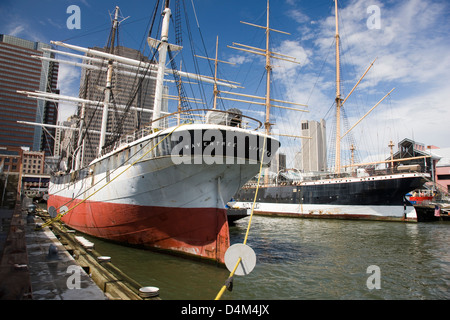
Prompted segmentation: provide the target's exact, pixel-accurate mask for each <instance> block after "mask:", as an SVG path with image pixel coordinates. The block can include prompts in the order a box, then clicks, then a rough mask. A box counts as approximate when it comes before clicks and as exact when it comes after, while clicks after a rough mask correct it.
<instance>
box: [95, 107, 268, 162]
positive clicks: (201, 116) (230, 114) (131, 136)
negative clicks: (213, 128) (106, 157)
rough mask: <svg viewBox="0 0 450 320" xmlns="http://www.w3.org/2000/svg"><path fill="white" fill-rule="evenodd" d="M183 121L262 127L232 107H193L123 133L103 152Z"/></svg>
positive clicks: (251, 128)
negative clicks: (153, 126)
mask: <svg viewBox="0 0 450 320" xmlns="http://www.w3.org/2000/svg"><path fill="white" fill-rule="evenodd" d="M157 121H159V123H160V125H161V124H162V125H161V128H158V129H155V128H152V126H151V124H152V123H153V122H157ZM182 123H193V124H205V123H207V124H216V125H225V126H230V127H239V128H244V129H248V130H258V129H259V128H261V127H262V122H261V121H259V120H257V119H255V118H252V117H249V116H245V115H243V114H242V113H241V112H240V111H239V110H237V109H230V110H227V111H223V110H211V109H191V110H186V111H177V112H173V113H170V114H167V115H164V116H162V117H160V118H158V119H156V120H153V121H152V122H151V123H150V125H149V126H147V127H145V128H143V129H139V130H136V131H134V132H131V133H128V134H125V135H123V136H122V137H121V138H120V139H119V140H118V141H117V142H116V143H115V144H114V145H112V146H109V147H107V148H105V149H104V150H103V152H102V153H103V154H106V153H108V152H111V151H112V150H114V149H116V148H119V147H120V146H122V145H126V144H129V143H132V142H134V141H136V140H138V139H141V138H143V137H146V136H148V135H150V134H152V133H154V132H156V131H159V130H163V129H166V128H170V127H174V126H177V125H180V124H182Z"/></svg>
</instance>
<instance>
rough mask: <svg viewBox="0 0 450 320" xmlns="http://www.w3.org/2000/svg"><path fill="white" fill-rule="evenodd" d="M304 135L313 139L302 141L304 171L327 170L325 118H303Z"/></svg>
mask: <svg viewBox="0 0 450 320" xmlns="http://www.w3.org/2000/svg"><path fill="white" fill-rule="evenodd" d="M301 126H302V136H307V137H310V138H311V139H303V141H302V152H301V160H302V170H303V172H315V171H322V172H323V171H327V138H326V132H327V130H326V123H325V120H323V119H322V120H321V121H320V122H318V121H314V120H311V121H310V120H303V121H302V122H301Z"/></svg>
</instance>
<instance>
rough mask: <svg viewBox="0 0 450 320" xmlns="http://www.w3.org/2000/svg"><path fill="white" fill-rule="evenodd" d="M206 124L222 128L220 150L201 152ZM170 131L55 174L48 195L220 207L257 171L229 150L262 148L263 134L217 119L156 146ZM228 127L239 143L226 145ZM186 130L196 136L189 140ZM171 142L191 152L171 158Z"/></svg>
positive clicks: (254, 164)
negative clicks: (69, 172)
mask: <svg viewBox="0 0 450 320" xmlns="http://www.w3.org/2000/svg"><path fill="white" fill-rule="evenodd" d="M172 130H173V129H172ZM208 130H210V131H212V132H213V133H214V132H216V133H217V132H219V130H220V132H221V133H220V134H221V135H223V136H224V137H223V142H221V144H220V148H221V150H222V148H223V156H222V155H220V156H210V155H208V154H206V153H205V152H204V151H205V150H204V149H205V146H206V147H208V146H209V144H211V143H212V142H211V139H210V138H209V139H207V138H206V134H204V133H205V132H209V131H208ZM170 132H171V129H167V130H164V131H160V132H157V133H154V134H152V135H150V136H146V137H144V138H142V139H139V140H136V141H134V142H133V143H131V144H128V145H124V146H122V147H121V148H120V149H118V150H116V151H114V152H111V153H109V154H106V155H105V156H103V157H102V158H99V159H97V160H95V161H93V162H92V163H91V165H90V166H89V171H87V169H86V170H84V171H83V170H82V171H80V172H74V173H72V175H70V176H69V175H65V176H60V177H57V178H56V180H55V181H53V182H51V183H50V187H49V195H57V196H60V197H64V198H69V199H77V200H84V199H88V200H89V202H108V203H117V204H129V205H138V206H157V207H176V208H220V209H224V208H225V205H226V203H227V202H228V201H229V200H230V199H231V197H232V196H233V195H234V194H235V193H236V192H237V191H238V190H239V188H240V187H241V186H242V185H243V184H244V183H245V182H247V181H248V180H250V179H251V178H252V177H253V176H255V175H256V174H257V173H258V171H259V168H260V162H259V161H257V160H252V161H248V158H247V159H245V153H240V154H239V155H242V157H239V156H237V157H235V156H233V155H230V154H229V153H232V152H233V151H234V150H237V148H243V147H246V148H250V149H252V152H253V154H252V156H254V155H256V153H257V152H260V151H262V141H263V137H264V135H263V134H261V133H256V132H254V131H249V130H243V129H240V128H234V127H226V126H217V125H214V126H212V125H185V126H183V127H181V128H178V129H177V130H175V131H174V133H173V137H174V138H175V136H176V134H178V137H180V136H181V137H182V138H183V135H184V139H182V140H181V142H179V141H178V140H172V139H171V138H172V136H170V137H168V138H166V139H165V140H164V141H163V142H162V143H161V144H160V145H158V146H157V147H156V148H155V145H156V144H157V143H158V142H159V141H161V140H162V139H163V138H164V137H165V136H166V135H167V134H169V133H170ZM229 133H231V134H232V135H233V137H235V138H236V139H237V141H242V144H241V145H239V142H237V143H234V145H233V144H232V143H231V144H230V143H229V142H228V146H225V144H226V143H227V142H226V137H225V136H226V135H228V134H229ZM186 136H188V138H189V137H190V136H192V137H195V138H192V141H190V140H189V139H187V138H186ZM197 137H198V139H199V141H196V139H197ZM208 137H209V136H208ZM249 137H251V139H250V140H249ZM245 139H247V140H245ZM187 140H189V141H187ZM194 140H195V141H194ZM217 145H219V143H218V142H217ZM175 147H176V148H177V150H181V151H180V152H182V151H183V149H184V150H187V149H189V150H188V151H186V152H188V153H189V152H192V153H193V154H190V155H189V154H188V155H186V153H185V154H183V155H184V156H185V158H184V160H183V161H184V162H183V161H182V160H181V158H176V157H175V158H174V156H173V154H172V151H173V150H174V149H175ZM202 148H203V149H202ZM227 148H228V149H227ZM276 148H278V142H276ZM207 151H208V149H207ZM209 151H211V147H209ZM275 151H276V150H275ZM177 152H178V151H177ZM217 153H218V152H217ZM247 155H248V152H247ZM270 160H271V157H269V156H266V157H265V158H264V162H265V163H268V162H269V161H270ZM115 168H117V169H115ZM77 175H80V176H79V177H78V176H77ZM83 175H84V176H83ZM68 208H70V205H68Z"/></svg>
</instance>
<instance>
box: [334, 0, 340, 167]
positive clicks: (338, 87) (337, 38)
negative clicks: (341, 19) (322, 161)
mask: <svg viewBox="0 0 450 320" xmlns="http://www.w3.org/2000/svg"><path fill="white" fill-rule="evenodd" d="M334 4H335V6H334V15H335V19H336V35H335V38H336V157H335V164H334V170H335V173H337V174H339V173H340V171H341V102H342V99H341V70H340V61H339V58H340V57H339V24H338V8H337V0H334Z"/></svg>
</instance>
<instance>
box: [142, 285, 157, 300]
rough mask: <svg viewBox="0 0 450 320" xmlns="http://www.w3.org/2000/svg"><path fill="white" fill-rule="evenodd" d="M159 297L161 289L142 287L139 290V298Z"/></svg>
mask: <svg viewBox="0 0 450 320" xmlns="http://www.w3.org/2000/svg"><path fill="white" fill-rule="evenodd" d="M158 295H159V288H157V287H142V288H140V289H139V296H141V297H142V298H150V297H156V296H158Z"/></svg>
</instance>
